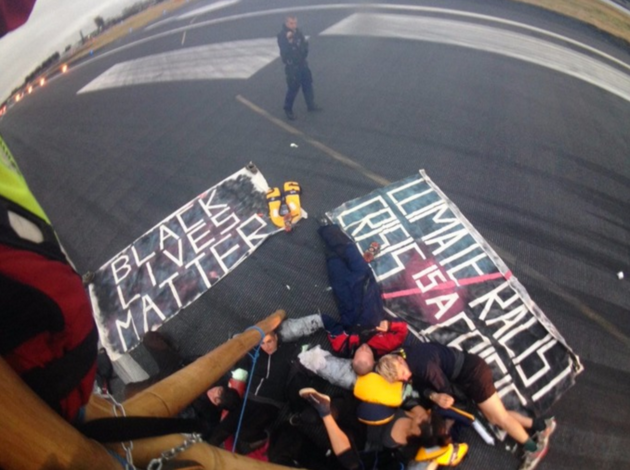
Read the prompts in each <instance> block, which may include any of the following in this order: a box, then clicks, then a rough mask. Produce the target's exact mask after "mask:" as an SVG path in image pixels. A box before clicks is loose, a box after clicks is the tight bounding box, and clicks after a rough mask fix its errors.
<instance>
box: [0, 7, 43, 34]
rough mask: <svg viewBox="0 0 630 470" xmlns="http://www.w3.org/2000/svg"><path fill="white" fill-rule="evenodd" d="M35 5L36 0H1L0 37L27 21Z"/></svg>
mask: <svg viewBox="0 0 630 470" xmlns="http://www.w3.org/2000/svg"><path fill="white" fill-rule="evenodd" d="M34 6H35V0H0V37H2V36H4V35H5V34H7V33H8V32H9V31H13V30H14V29H16V28H19V27H20V26H22V25H23V24H24V23H26V20H28V17H29V16H30V15H31V11H33V7H34Z"/></svg>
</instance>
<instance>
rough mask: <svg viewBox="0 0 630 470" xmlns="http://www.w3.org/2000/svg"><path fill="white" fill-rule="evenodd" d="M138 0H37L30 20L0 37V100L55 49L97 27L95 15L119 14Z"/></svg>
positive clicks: (70, 42)
mask: <svg viewBox="0 0 630 470" xmlns="http://www.w3.org/2000/svg"><path fill="white" fill-rule="evenodd" d="M136 2H137V0H37V2H36V3H35V8H33V11H32V13H31V16H30V18H29V19H28V21H27V22H26V23H25V24H24V25H22V26H21V27H20V28H18V29H16V30H14V31H12V32H10V33H8V34H7V35H5V36H4V37H3V38H2V39H0V102H2V101H4V100H5V99H6V98H7V97H8V96H9V94H10V93H11V90H13V89H14V88H15V87H17V86H19V85H21V84H22V83H23V82H24V77H26V76H27V75H28V74H29V73H31V72H32V71H33V70H34V69H36V68H37V66H39V65H40V64H41V63H42V62H43V61H44V60H46V59H47V58H48V57H50V56H51V55H52V54H54V53H55V52H59V53H62V52H63V51H64V49H65V48H66V46H67V45H68V44H74V43H76V42H77V41H79V40H80V39H81V36H80V34H79V31H81V30H82V31H83V34H87V33H89V32H91V31H93V30H95V29H96V25H95V23H94V18H96V17H97V16H102V17H103V18H105V19H106V18H110V17H113V16H116V15H118V14H119V13H121V12H122V11H123V9H124V8H125V7H127V6H130V5H133V4H134V3H136Z"/></svg>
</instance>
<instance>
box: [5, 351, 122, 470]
mask: <svg viewBox="0 0 630 470" xmlns="http://www.w3.org/2000/svg"><path fill="white" fill-rule="evenodd" d="M0 423H1V425H0V449H2V450H1V451H0V468H4V469H6V470H9V469H10V470H36V469H37V470H39V469H46V470H48V469H72V470H75V469H76V470H83V469H86V470H95V469H103V470H110V469H111V470H120V469H121V465H120V463H119V462H118V461H116V459H115V458H114V457H113V456H112V455H110V454H109V453H108V452H107V450H106V449H105V448H104V447H103V446H101V445H100V444H98V443H97V442H94V441H92V440H90V439H88V438H86V437H85V436H84V435H83V434H81V433H80V432H79V431H77V430H76V429H75V428H73V427H72V426H71V425H70V424H69V423H68V422H67V421H65V420H64V419H63V418H62V417H61V416H59V415H58V414H57V413H55V412H54V411H53V410H52V409H51V408H50V407H49V406H48V405H46V403H44V402H43V401H42V400H41V399H40V398H39V397H38V396H37V395H36V394H35V393H34V392H33V391H32V390H31V389H30V388H29V387H28V386H27V385H26V384H25V383H24V382H23V381H22V379H20V377H19V376H18V375H17V374H16V373H15V371H14V370H13V369H12V368H11V366H9V364H7V363H6V361H5V360H4V359H2V358H0Z"/></svg>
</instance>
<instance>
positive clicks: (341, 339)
mask: <svg viewBox="0 0 630 470" xmlns="http://www.w3.org/2000/svg"><path fill="white" fill-rule="evenodd" d="M407 333H408V326H407V323H406V322H404V321H392V322H391V323H390V327H389V330H388V331H386V332H384V333H382V332H379V333H376V334H375V335H374V336H372V337H371V338H370V339H369V340H368V341H367V345H368V346H369V347H371V348H372V349H373V350H374V354H376V355H377V356H382V355H384V354H387V353H390V352H392V351H394V350H396V349H398V348H400V347H402V344H403V342H404V341H405V338H406V337H407ZM328 340H329V341H330V345H331V347H332V349H333V351H335V352H336V353H338V354H347V353H348V351H352V350H354V349H355V348H356V347H358V346H359V345H360V344H361V340H360V338H359V335H357V334H351V335H349V334H348V333H345V332H344V333H342V334H340V335H331V334H328Z"/></svg>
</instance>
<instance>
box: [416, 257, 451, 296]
mask: <svg viewBox="0 0 630 470" xmlns="http://www.w3.org/2000/svg"><path fill="white" fill-rule="evenodd" d="M411 278H412V279H413V280H414V281H415V283H416V286H417V287H418V288H419V289H420V290H421V291H422V293H425V292H427V291H428V290H430V289H433V288H434V287H435V286H437V285H439V284H443V283H444V282H446V281H447V278H446V276H445V275H444V273H443V272H442V270H441V269H440V268H439V267H438V266H437V265H435V264H432V265H431V266H429V267H428V268H425V269H423V270H422V271H420V272H419V273H416V274H412V276H411ZM425 280H426V281H425ZM423 281H424V282H423ZM427 281H428V282H427Z"/></svg>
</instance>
